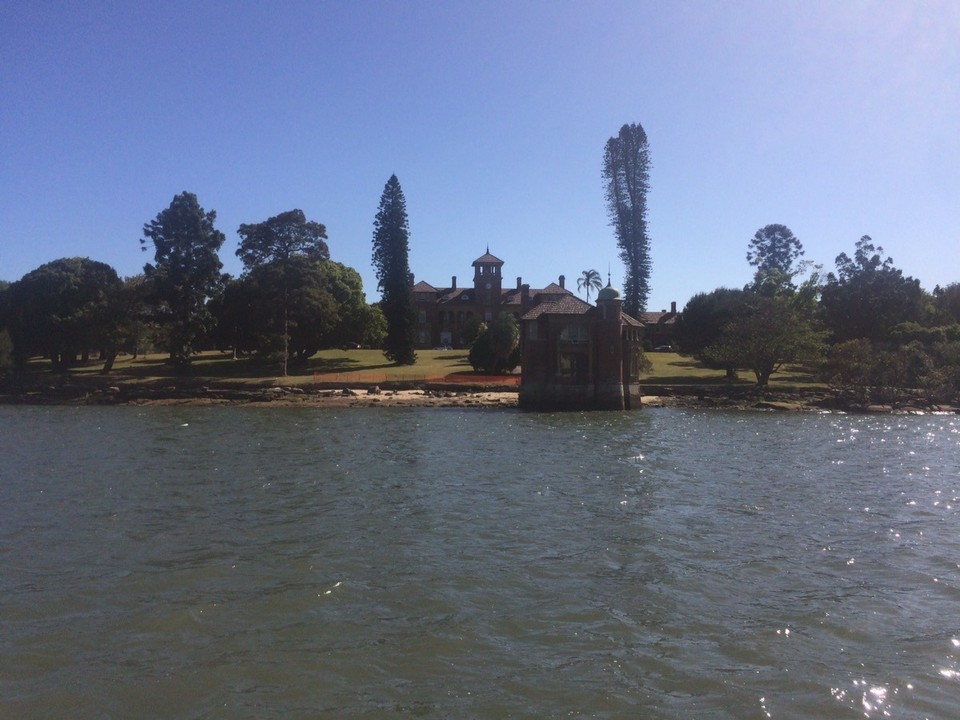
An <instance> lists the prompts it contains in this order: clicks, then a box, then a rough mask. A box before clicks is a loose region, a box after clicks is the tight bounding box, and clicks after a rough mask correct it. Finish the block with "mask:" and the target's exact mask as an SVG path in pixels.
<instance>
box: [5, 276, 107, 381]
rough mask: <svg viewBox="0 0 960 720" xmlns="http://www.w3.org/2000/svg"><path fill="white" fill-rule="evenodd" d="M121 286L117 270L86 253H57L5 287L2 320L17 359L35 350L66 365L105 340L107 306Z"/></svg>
mask: <svg viewBox="0 0 960 720" xmlns="http://www.w3.org/2000/svg"><path fill="white" fill-rule="evenodd" d="M120 286H121V282H120V278H119V277H118V276H117V272H116V270H114V269H113V268H112V267H110V266H109V265H107V264H106V263H102V262H97V261H96V260H90V259H89V258H61V259H59V260H54V261H53V262H49V263H45V264H43V265H41V266H40V267H38V268H37V269H36V270H32V271H31V272H29V273H27V274H26V275H24V276H23V277H22V278H21V279H20V280H18V281H17V282H15V283H13V284H12V285H11V286H10V287H9V289H8V290H7V291H6V293H5V296H6V315H7V319H6V323H7V326H8V329H9V332H10V337H11V339H12V341H13V348H14V356H15V360H16V363H17V364H18V365H23V363H24V362H26V359H27V358H28V357H29V356H31V355H34V354H40V355H43V356H44V357H48V358H50V359H51V360H52V361H53V365H54V367H56V368H65V367H68V366H70V365H72V364H74V363H75V362H76V361H77V358H78V356H79V355H82V354H84V353H86V352H87V351H89V350H90V349H92V348H93V349H102V348H103V346H104V344H105V342H106V331H107V322H106V321H107V318H108V306H109V304H110V301H111V298H112V296H113V294H114V293H115V292H116V291H117V289H118V288H119V287H120Z"/></svg>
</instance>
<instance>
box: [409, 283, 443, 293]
mask: <svg viewBox="0 0 960 720" xmlns="http://www.w3.org/2000/svg"><path fill="white" fill-rule="evenodd" d="M413 291H414V292H415V293H435V292H437V289H436V288H435V287H434V286H433V285H431V284H430V283H428V282H424V281H423V280H421V281H420V282H418V283H417V284H416V285H414V286H413Z"/></svg>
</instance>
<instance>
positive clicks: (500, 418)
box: [0, 407, 960, 718]
mask: <svg viewBox="0 0 960 720" xmlns="http://www.w3.org/2000/svg"><path fill="white" fill-rule="evenodd" d="M0 427H2V430H3V432H2V435H0V563H2V565H0V570H2V572H0V716H2V717H19V718H34V717H35V718H45V717H128V716H131V714H134V715H135V714H138V713H143V712H147V713H148V714H150V715H152V716H156V717H169V718H200V717H203V718H237V717H240V718H245V717H249V718H254V717H256V718H263V717H278V718H279V717H283V718H291V717H293V718H297V717H303V718H308V717H309V718H312V717H350V718H379V717H384V716H398V717H406V716H413V717H434V718H460V717H463V718H503V717H560V716H565V717H584V718H586V717H591V718H621V717H624V718H626V717H629V718H633V717H645V718H679V717H711V718H742V717H770V718H796V717H805V718H812V717H820V718H835V717H851V718H853V717H864V716H866V717H871V718H881V717H894V718H914V717H928V718H952V717H954V716H955V715H956V699H957V697H958V693H960V687H958V685H957V683H958V682H960V675H958V672H960V664H958V657H960V655H958V653H960V647H958V645H960V641H958V637H960V627H958V625H957V621H956V607H957V603H958V600H960V592H958V587H960V586H958V580H960V577H958V565H957V559H958V558H960V552H958V551H960V534H958V532H957V530H958V527H957V513H956V510H955V508H956V506H957V502H958V497H960V482H958V481H960V470H958V463H957V460H956V458H957V457H958V446H960V425H958V421H957V418H956V417H953V416H922V417H915V416H914V417H906V416H889V417H853V416H843V415H776V414H753V413H740V414H735V413H723V412H712V413H698V412H689V411H681V410H652V411H643V412H640V413H631V414H620V413H611V414H606V413H595V414H584V415H579V414H556V415H550V414H546V415H539V414H523V413H517V412H502V411H498V412H486V411H477V410H470V411H465V412H464V411H458V410H449V411H448V410H436V409H432V410H431V409H396V410H390V409H372V410H361V409H350V410H343V411H330V410H304V409H267V410H254V409H249V408H246V409H244V408H179V407H175V408H149V409H137V408H0Z"/></svg>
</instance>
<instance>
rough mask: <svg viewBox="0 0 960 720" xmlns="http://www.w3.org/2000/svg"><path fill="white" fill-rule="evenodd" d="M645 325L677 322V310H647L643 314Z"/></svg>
mask: <svg viewBox="0 0 960 720" xmlns="http://www.w3.org/2000/svg"><path fill="white" fill-rule="evenodd" d="M642 320H643V323H644V325H673V324H674V323H676V322H677V313H675V312H664V311H661V312H646V313H643V314H642Z"/></svg>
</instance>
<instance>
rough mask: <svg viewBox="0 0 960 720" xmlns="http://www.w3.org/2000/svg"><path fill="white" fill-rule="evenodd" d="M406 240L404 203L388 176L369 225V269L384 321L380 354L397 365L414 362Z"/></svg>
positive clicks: (413, 310) (394, 179)
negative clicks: (385, 333) (378, 294)
mask: <svg viewBox="0 0 960 720" xmlns="http://www.w3.org/2000/svg"><path fill="white" fill-rule="evenodd" d="M409 239H410V228H409V225H408V221H407V202H406V200H405V199H404V197H403V190H402V189H401V187H400V181H399V180H397V176H396V175H391V176H390V179H389V180H388V181H387V184H386V185H385V186H384V188H383V194H382V195H381V196H380V207H379V209H378V210H377V216H376V219H375V220H374V223H373V267H374V269H375V270H376V273H377V287H378V289H379V290H380V294H381V298H382V299H381V302H380V309H381V310H382V311H383V315H384V317H385V318H386V320H387V337H386V340H385V341H384V348H383V354H384V355H386V357H387V359H388V360H390V361H391V362H394V363H396V364H398V365H412V364H414V363H415V362H416V361H417V354H416V351H415V349H414V348H415V347H416V331H417V327H416V320H417V315H416V312H417V311H416V308H415V306H414V303H413V288H411V287H410V263H409V260H408V255H409Z"/></svg>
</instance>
